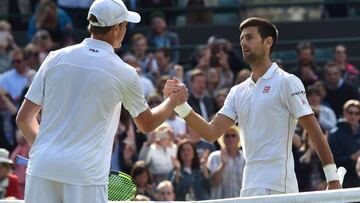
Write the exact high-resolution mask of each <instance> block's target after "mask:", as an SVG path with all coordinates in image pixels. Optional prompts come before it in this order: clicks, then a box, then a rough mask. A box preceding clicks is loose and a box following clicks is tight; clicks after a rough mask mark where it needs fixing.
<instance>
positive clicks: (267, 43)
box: [264, 36, 273, 49]
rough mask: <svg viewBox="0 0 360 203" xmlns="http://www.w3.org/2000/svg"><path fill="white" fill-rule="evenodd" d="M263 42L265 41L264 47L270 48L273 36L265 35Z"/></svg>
mask: <svg viewBox="0 0 360 203" xmlns="http://www.w3.org/2000/svg"><path fill="white" fill-rule="evenodd" d="M264 43H265V46H266V48H268V49H270V48H271V46H272V45H273V38H272V37H270V36H269V37H267V38H266V39H265V40H264Z"/></svg>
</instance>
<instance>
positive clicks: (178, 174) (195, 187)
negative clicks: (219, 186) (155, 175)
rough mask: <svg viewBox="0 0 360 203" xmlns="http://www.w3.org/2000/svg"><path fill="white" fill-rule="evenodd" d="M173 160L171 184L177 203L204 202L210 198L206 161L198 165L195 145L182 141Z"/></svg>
mask: <svg viewBox="0 0 360 203" xmlns="http://www.w3.org/2000/svg"><path fill="white" fill-rule="evenodd" d="M176 157H177V158H173V164H174V171H173V173H172V177H171V182H172V184H173V185H174V188H175V194H176V195H175V196H176V200H177V201H185V200H187V201H190V200H206V199H209V198H210V179H209V172H208V169H207V167H206V161H204V162H203V164H201V165H200V160H199V157H198V155H197V153H196V148H195V145H194V144H192V143H191V142H190V141H188V140H183V141H182V142H180V144H179V145H178V152H177V156H176Z"/></svg>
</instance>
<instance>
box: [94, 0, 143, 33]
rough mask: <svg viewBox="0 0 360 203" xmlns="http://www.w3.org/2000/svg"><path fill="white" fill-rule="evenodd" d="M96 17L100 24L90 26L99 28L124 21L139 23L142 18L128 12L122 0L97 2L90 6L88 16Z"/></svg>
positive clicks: (101, 0)
mask: <svg viewBox="0 0 360 203" xmlns="http://www.w3.org/2000/svg"><path fill="white" fill-rule="evenodd" d="M90 14H92V15H94V16H95V17H96V18H97V20H98V22H91V21H90V24H91V25H93V26H98V27H109V26H113V25H116V24H119V23H122V22H124V21H127V22H131V23H138V22H140V20H141V17H140V15H139V14H138V13H136V12H133V11H128V9H127V8H126V6H125V4H124V2H123V1H122V0H95V1H94V2H93V4H92V5H91V6H90V9H89V13H88V16H90Z"/></svg>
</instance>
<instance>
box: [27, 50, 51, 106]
mask: <svg viewBox="0 0 360 203" xmlns="http://www.w3.org/2000/svg"><path fill="white" fill-rule="evenodd" d="M53 58H54V53H53V52H50V53H49V55H48V56H47V57H46V59H45V60H44V62H43V63H42V64H41V66H40V68H39V71H38V72H37V73H36V75H35V77H34V79H33V81H32V83H31V85H30V88H29V90H28V92H27V93H26V95H25V98H26V99H28V100H30V101H32V102H34V103H35V104H38V105H42V104H43V101H44V97H45V73H46V70H47V69H48V68H49V67H51V64H52V61H53Z"/></svg>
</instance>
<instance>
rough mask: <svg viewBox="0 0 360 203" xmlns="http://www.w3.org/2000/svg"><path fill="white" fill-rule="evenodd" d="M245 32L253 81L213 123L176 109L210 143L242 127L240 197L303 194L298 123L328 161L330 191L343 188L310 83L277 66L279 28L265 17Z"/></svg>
mask: <svg viewBox="0 0 360 203" xmlns="http://www.w3.org/2000/svg"><path fill="white" fill-rule="evenodd" d="M240 32H241V35H240V45H241V47H242V52H243V58H244V60H245V61H246V62H247V63H249V64H250V66H251V69H252V73H251V77H249V78H248V79H247V80H245V81H244V82H242V83H240V84H239V85H236V86H234V87H233V88H232V89H231V91H230V93H229V94H228V95H227V98H226V100H225V103H224V106H223V107H222V108H221V109H220V111H219V112H218V113H217V114H216V115H215V117H214V118H213V120H212V121H211V122H210V123H208V122H206V121H205V120H204V119H203V118H202V117H201V116H199V115H198V114H196V113H195V112H194V111H193V110H192V109H191V107H190V106H189V105H188V104H187V103H184V104H182V105H180V106H177V107H176V108H175V111H176V112H177V113H178V114H179V115H180V116H182V117H183V118H185V120H186V122H187V123H188V124H189V126H190V127H191V128H192V129H194V130H195V131H196V132H197V133H199V134H200V135H202V136H203V137H204V138H205V139H206V140H208V141H210V142H214V141H215V140H216V139H217V138H218V137H219V136H220V135H222V134H223V133H224V132H225V131H226V130H227V129H228V128H229V127H231V126H232V125H234V123H238V125H239V127H240V129H241V132H240V136H241V143H242V145H243V150H244V157H245V160H246V164H245V168H244V174H243V175H244V177H243V184H242V185H243V188H242V191H241V194H240V196H259V195H271V194H280V193H292V192H298V185H297V180H296V176H295V172H294V160H293V155H292V151H291V146H292V138H293V134H294V130H295V126H296V124H297V122H298V121H299V122H300V124H301V125H302V126H303V127H304V128H305V130H306V131H307V132H308V133H309V135H310V139H311V141H312V143H313V144H314V148H315V149H316V152H317V153H318V155H319V158H320V159H321V161H322V163H323V166H324V172H325V175H326V178H327V182H328V188H329V189H337V188H341V185H340V182H339V176H338V174H337V167H336V165H335V164H334V159H333V156H332V153H331V151H330V148H329V145H328V144H327V142H326V140H325V137H324V136H323V134H322V132H321V129H320V127H319V124H318V123H317V121H316V119H315V117H314V115H313V112H312V110H311V107H310V106H309V104H308V101H307V99H306V95H305V89H304V85H303V84H302V83H301V81H300V80H299V79H298V78H297V77H296V76H294V75H291V74H289V73H287V72H285V71H283V70H282V69H280V68H279V67H278V65H277V64H276V63H272V62H271V59H270V55H271V52H272V50H273V48H274V46H275V45H276V41H277V38H278V31H277V29H276V27H275V25H273V24H272V23H270V22H269V21H267V20H265V19H262V18H249V19H246V20H245V21H244V22H242V23H241V25H240ZM177 85H179V83H178V82H177V80H176V79H173V80H169V81H168V82H167V84H166V87H165V90H164V93H165V95H169V94H170V93H171V92H175V91H174V90H173V88H178V86H177ZM170 95H171V94H170Z"/></svg>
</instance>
